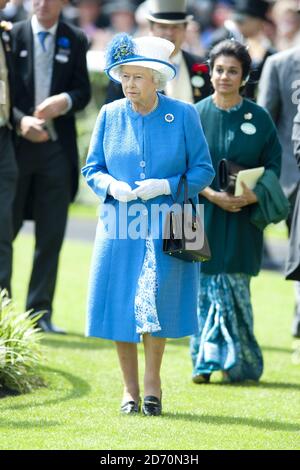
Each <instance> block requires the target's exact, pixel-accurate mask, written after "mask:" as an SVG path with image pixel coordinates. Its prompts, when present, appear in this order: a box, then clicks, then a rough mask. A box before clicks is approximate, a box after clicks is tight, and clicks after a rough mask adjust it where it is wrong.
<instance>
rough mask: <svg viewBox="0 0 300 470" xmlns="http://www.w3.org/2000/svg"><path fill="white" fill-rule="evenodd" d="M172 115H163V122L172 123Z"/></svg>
mask: <svg viewBox="0 0 300 470" xmlns="http://www.w3.org/2000/svg"><path fill="white" fill-rule="evenodd" d="M174 119H175V118H174V114H171V113H168V114H166V115H165V121H166V122H173V121H174Z"/></svg>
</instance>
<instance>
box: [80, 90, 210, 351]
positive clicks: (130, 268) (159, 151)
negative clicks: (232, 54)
mask: <svg viewBox="0 0 300 470" xmlns="http://www.w3.org/2000/svg"><path fill="white" fill-rule="evenodd" d="M158 96H159V105H158V107H157V108H156V110H155V111H153V112H152V113H149V114H148V115H146V116H142V115H141V114H139V113H136V112H135V111H134V110H133V109H132V108H131V105H130V103H129V101H128V100H127V99H122V100H118V101H114V102H113V103H110V104H108V105H105V106H103V108H102V109H101V112H100V114H99V116H98V119H97V122H96V125H95V128H94V131H93V135H92V139H91V144H90V149H89V153H88V157H87V162H86V166H85V167H84V168H83V169H82V173H83V175H84V176H85V178H86V180H87V182H88V184H89V185H90V186H91V188H92V189H93V190H94V192H95V193H96V194H97V195H98V196H99V198H100V200H101V202H102V204H101V206H100V217H99V223H98V227H97V233H96V239H95V247H94V253H93V258H92V267H91V275H90V283H89V295H88V322H87V335H88V336H97V337H101V338H106V339H112V340H115V341H126V342H139V341H140V335H139V334H137V333H136V324H135V315H134V299H135V293H136V288H137V283H138V279H139V276H140V273H141V268H142V265H143V260H144V255H145V236H146V235H147V233H148V232H149V230H151V228H152V225H153V224H152V225H151V220H150V219H151V217H150V216H149V217H147V211H148V214H150V211H151V208H152V207H153V204H165V205H166V206H165V207H167V208H168V207H169V206H170V205H172V204H173V203H174V197H175V195H176V191H177V187H178V182H179V179H180V176H181V175H182V174H183V173H186V175H187V180H188V184H189V197H191V198H193V197H194V198H197V194H198V193H199V191H201V190H202V189H203V188H204V187H206V186H208V185H209V184H210V183H211V181H212V179H213V177H214V170H213V168H212V164H211V159H210V155H209V151H208V147H207V143H206V140H205V138H204V135H203V131H202V127H201V124H200V119H199V116H198V113H197V111H196V110H195V108H194V106H193V105H189V104H185V103H183V102H180V101H177V100H174V99H171V98H168V97H166V96H163V95H160V94H159V95H158ZM168 114H169V116H167V119H166V115H168ZM173 118H174V119H173ZM172 119H173V120H172ZM168 121H171V122H168ZM111 176H112V177H114V178H116V179H117V180H120V181H125V182H127V183H128V184H129V185H130V186H131V187H132V188H134V187H136V185H135V181H137V180H141V179H143V178H146V179H148V178H166V179H167V180H168V181H169V184H170V188H171V192H172V194H171V195H169V196H159V197H156V198H153V199H151V200H148V201H147V202H144V201H141V200H137V201H132V202H130V203H128V204H125V203H119V202H118V201H117V200H115V199H113V198H112V197H111V196H109V195H108V194H107V189H108V186H109V183H110V181H111ZM195 201H196V202H197V199H195ZM137 203H139V205H140V207H139V209H140V216H141V218H140V222H141V225H140V227H141V230H140V232H141V233H143V235H142V236H140V237H137V238H136V239H134V237H132V236H131V237H127V238H126V236H124V233H120V232H119V229H120V224H119V217H120V215H121V213H122V211H123V213H125V214H127V218H128V220H127V224H126V227H125V228H129V227H131V229H132V228H133V229H134V228H136V226H135V225H134V220H136V214H135V215H134V216H133V215H130V210H133V209H134V208H135V207H136V206H133V205H134V204H135V205H136V204H137ZM112 208H113V209H114V210H115V212H116V218H115V221H114V223H113V230H116V235H117V236H116V237H115V238H114V239H113V237H112V236H111V233H112V232H110V235H108V231H107V227H106V226H105V224H106V222H107V219H106V218H105V217H106V215H107V213H108V212H107V211H108V210H111V209H112ZM145 211H146V212H145ZM157 219H158V217H156V220H155V221H157ZM113 220H114V219H113ZM152 220H154V218H153V219H152ZM160 222H161V223H160V226H159V229H158V232H157V234H156V236H155V237H153V242H154V249H155V256H156V263H157V280H158V289H157V296H156V308H157V315H158V319H159V323H160V325H161V331H159V332H157V333H153V335H154V336H159V337H165V338H166V337H169V338H177V337H181V336H187V335H191V334H193V333H195V332H196V331H197V315H196V306H197V292H198V285H199V264H197V263H195V264H194V263H189V262H186V261H182V260H179V259H175V258H172V257H170V256H168V255H165V254H163V252H162V227H163V222H164V216H162V217H160ZM110 227H111V226H110ZM123 228H124V227H123Z"/></svg>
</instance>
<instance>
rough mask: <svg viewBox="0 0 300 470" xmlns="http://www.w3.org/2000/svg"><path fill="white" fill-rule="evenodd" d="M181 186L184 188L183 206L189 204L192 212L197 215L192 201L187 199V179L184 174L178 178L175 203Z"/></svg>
mask: <svg viewBox="0 0 300 470" xmlns="http://www.w3.org/2000/svg"><path fill="white" fill-rule="evenodd" d="M182 186H184V204H191V205H192V207H193V209H194V211H195V212H196V213H197V209H196V206H195V203H194V201H193V200H192V199H189V197H188V181H187V177H186V175H185V174H184V175H182V176H181V177H180V180H179V183H178V188H177V193H176V196H175V202H177V200H178V198H179V196H180V193H181V190H182Z"/></svg>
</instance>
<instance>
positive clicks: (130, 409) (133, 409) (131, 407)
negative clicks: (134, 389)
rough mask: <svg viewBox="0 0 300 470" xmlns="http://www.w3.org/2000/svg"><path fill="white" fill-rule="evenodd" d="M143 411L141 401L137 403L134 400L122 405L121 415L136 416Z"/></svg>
mask: <svg viewBox="0 0 300 470" xmlns="http://www.w3.org/2000/svg"><path fill="white" fill-rule="evenodd" d="M140 410H141V400H140V399H139V401H138V402H137V403H136V402H135V401H133V400H130V401H127V402H126V403H123V405H121V413H122V414H123V415H135V414H137V413H139V411H140Z"/></svg>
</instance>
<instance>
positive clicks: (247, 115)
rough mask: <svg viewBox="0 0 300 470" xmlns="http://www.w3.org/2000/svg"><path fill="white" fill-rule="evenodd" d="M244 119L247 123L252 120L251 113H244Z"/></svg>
mask: <svg viewBox="0 0 300 470" xmlns="http://www.w3.org/2000/svg"><path fill="white" fill-rule="evenodd" d="M244 118H245V119H247V120H248V121H250V119H252V118H253V114H252V113H246V114H245V115H244Z"/></svg>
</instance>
